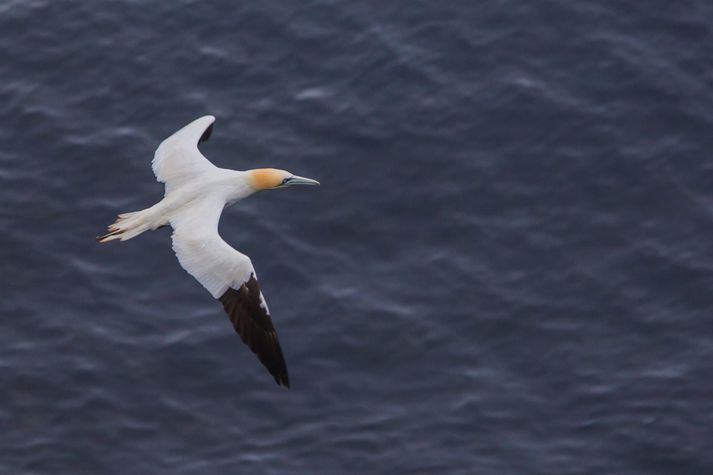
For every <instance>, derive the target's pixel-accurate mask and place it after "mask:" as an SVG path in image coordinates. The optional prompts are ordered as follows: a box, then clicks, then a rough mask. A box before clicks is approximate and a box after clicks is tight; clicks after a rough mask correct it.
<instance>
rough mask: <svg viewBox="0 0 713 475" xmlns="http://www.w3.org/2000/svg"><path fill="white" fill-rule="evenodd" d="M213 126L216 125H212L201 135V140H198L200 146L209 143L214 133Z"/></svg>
mask: <svg viewBox="0 0 713 475" xmlns="http://www.w3.org/2000/svg"><path fill="white" fill-rule="evenodd" d="M213 125H214V124H210V125H209V126H208V128H207V129H205V131H204V132H203V135H201V138H200V139H198V144H199V145H200V144H202V143H203V142H207V141H208V139H209V138H210V134H212V133H213ZM194 137H195V135H194ZM194 140H195V139H194Z"/></svg>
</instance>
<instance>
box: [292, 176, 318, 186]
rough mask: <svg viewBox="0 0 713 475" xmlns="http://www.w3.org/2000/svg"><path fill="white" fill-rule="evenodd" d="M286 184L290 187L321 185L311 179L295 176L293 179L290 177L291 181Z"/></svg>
mask: <svg viewBox="0 0 713 475" xmlns="http://www.w3.org/2000/svg"><path fill="white" fill-rule="evenodd" d="M286 184H287V185H289V186H292V185H319V182H318V181H317V180H313V179H311V178H305V177H302V176H293V177H290V179H289V181H288V182H287V183H286Z"/></svg>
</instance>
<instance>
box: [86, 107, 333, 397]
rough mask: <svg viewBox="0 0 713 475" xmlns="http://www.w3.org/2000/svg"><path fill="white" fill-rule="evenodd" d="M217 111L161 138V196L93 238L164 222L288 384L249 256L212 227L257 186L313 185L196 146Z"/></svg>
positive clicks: (198, 274)
mask: <svg viewBox="0 0 713 475" xmlns="http://www.w3.org/2000/svg"><path fill="white" fill-rule="evenodd" d="M214 121H215V117H213V116H210V115H207V116H205V117H201V118H200V119H196V120H194V121H193V122H191V123H190V124H188V125H186V126H185V127H183V128H182V129H181V130H179V131H178V132H176V133H174V134H173V135H171V136H170V137H168V138H167V139H166V140H164V141H163V142H161V144H160V145H159V147H158V149H156V153H155V155H154V158H153V162H152V163H151V166H152V168H153V172H154V174H155V175H156V179H157V180H158V181H159V182H163V183H164V184H165V185H166V192H165V195H164V197H163V199H162V200H161V201H159V202H158V203H156V204H155V205H153V206H151V207H150V208H147V209H144V210H141V211H136V212H133V213H124V214H120V215H119V216H118V219H117V220H116V222H115V223H114V224H112V225H110V226H109V227H108V232H107V234H104V235H103V236H99V237H98V238H97V240H98V241H99V242H108V241H113V240H115V239H118V240H120V241H126V240H127V239H131V238H134V237H136V236H138V235H139V234H141V233H143V232H144V231H148V230H154V229H157V228H160V227H162V226H168V225H170V226H171V227H172V228H173V234H172V236H171V239H172V240H173V250H174V252H175V253H176V256H177V257H178V262H179V263H180V264H181V266H182V267H183V268H184V269H185V270H186V271H187V272H188V273H189V274H191V275H192V276H193V277H195V278H196V280H198V282H200V283H201V285H203V287H205V288H206V289H207V290H208V292H210V294H211V295H212V296H213V297H214V298H216V299H219V300H220V301H221V303H222V304H223V307H224V308H225V311H226V312H227V313H228V316H229V317H230V321H231V322H232V323H233V327H234V328H235V331H236V332H237V333H238V334H239V335H240V338H241V339H242V340H243V342H244V343H245V344H247V345H248V346H249V347H250V349H251V350H252V351H253V353H255V354H256V355H257V357H258V358H259V360H260V362H261V363H262V364H263V365H265V367H266V368H267V369H268V371H270V374H272V376H273V377H274V378H275V381H276V382H277V384H278V385H284V386H286V387H289V386H290V380H289V376H288V375H287V366H286V365H285V359H284V357H283V355H282V349H281V348H280V342H279V340H278V339H277V333H276V332H275V327H274V326H273V324H272V320H271V319H270V311H269V310H268V307H267V303H266V302H265V298H264V297H263V295H262V292H261V291H260V287H259V286H258V283H257V280H256V279H257V277H256V275H255V269H254V268H253V265H252V263H251V262H250V258H249V257H248V256H246V255H245V254H242V253H240V252H238V251H237V250H235V249H233V248H232V247H231V246H230V245H229V244H227V243H226V242H225V241H223V239H222V238H221V237H220V235H219V234H218V221H219V220H220V215H221V213H222V212H223V208H225V207H226V206H228V205H231V204H233V203H235V202H236V201H239V200H242V199H244V198H247V197H248V196H250V195H252V194H253V193H255V192H257V191H260V190H269V189H275V188H284V187H287V186H293V185H319V182H318V181H316V180H312V179H311V178H304V177H299V176H295V175H293V174H292V173H289V172H287V171H285V170H277V169H273V168H259V169H255V170H248V171H236V170H228V169H225V168H218V167H216V166H215V165H213V164H212V163H211V162H209V161H208V159H207V158H205V157H204V156H203V154H202V153H201V152H200V151H199V150H198V144H200V143H202V142H205V141H206V140H208V138H209V137H210V134H211V132H212V131H213V122H214Z"/></svg>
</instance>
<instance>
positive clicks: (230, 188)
mask: <svg viewBox="0 0 713 475" xmlns="http://www.w3.org/2000/svg"><path fill="white" fill-rule="evenodd" d="M226 172H228V173H227V174H226V176H225V184H226V185H227V186H226V200H225V201H226V203H227V204H228V205H231V204H233V203H235V202H236V201H240V200H242V199H245V198H247V197H248V196H250V195H252V194H253V193H255V192H256V191H258V190H256V189H255V187H254V186H252V183H251V181H250V179H249V177H248V175H247V172H241V171H235V170H226Z"/></svg>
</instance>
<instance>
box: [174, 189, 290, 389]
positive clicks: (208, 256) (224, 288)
mask: <svg viewBox="0 0 713 475" xmlns="http://www.w3.org/2000/svg"><path fill="white" fill-rule="evenodd" d="M222 211H223V203H222V202H219V201H217V200H211V199H210V198H204V199H203V200H202V201H200V202H196V203H194V204H192V205H191V207H190V208H189V209H185V210H183V211H181V212H180V213H178V214H177V215H176V216H175V217H174V218H172V219H171V226H172V227H173V229H174V232H173V235H172V239H173V250H174V251H175V252H176V256H177V257H178V262H180V264H181V266H182V267H183V268H184V269H185V270H186V271H187V272H188V273H189V274H191V275H192V276H193V277H195V278H196V280H198V282H200V283H201V284H202V285H203V287H205V288H206V289H207V290H208V292H210V293H211V295H213V297H215V298H216V299H219V300H220V302H221V303H222V304H223V308H224V309H225V311H226V312H227V313H228V317H229V318H230V321H231V322H232V324H233V327H234V328H235V331H236V332H237V333H238V335H240V338H241V339H242V340H243V342H244V343H245V344H246V345H248V346H249V347H250V349H251V350H252V352H253V353H255V354H256V355H257V357H258V359H259V360H260V362H261V363H262V364H263V365H264V366H265V367H266V368H267V369H268V371H270V374H272V376H273V377H274V378H275V381H276V382H277V384H281V385H283V386H286V387H290V379H289V376H288V374H287V366H286V365H285V359H284V357H283V355H282V348H280V342H279V340H278V339H277V333H276V332H275V327H274V326H273V325H272V320H271V319H270V311H269V309H268V308H267V303H266V302H265V298H264V297H263V295H262V292H261V291H260V287H259V286H258V283H257V276H256V275H255V269H254V268H253V265H252V263H251V262H250V258H249V257H248V256H246V255H245V254H242V253H240V252H238V251H236V250H235V249H233V248H232V247H231V246H230V245H229V244H228V243H226V242H225V241H223V239H222V238H221V237H220V235H219V234H218V221H219V220H220V214H221V212H222Z"/></svg>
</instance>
